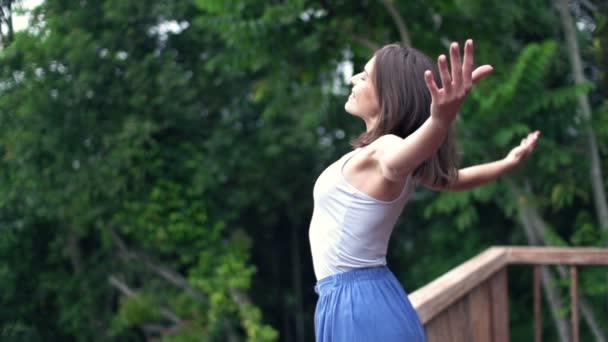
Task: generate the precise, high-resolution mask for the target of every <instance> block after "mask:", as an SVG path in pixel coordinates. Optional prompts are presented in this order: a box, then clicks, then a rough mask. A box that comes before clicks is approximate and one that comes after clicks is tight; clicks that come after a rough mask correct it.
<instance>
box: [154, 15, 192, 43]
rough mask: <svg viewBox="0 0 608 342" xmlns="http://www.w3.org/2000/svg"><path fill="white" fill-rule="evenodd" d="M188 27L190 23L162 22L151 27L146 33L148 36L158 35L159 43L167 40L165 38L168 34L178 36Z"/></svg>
mask: <svg viewBox="0 0 608 342" xmlns="http://www.w3.org/2000/svg"><path fill="white" fill-rule="evenodd" d="M189 26H190V23H188V22H187V21H182V22H179V23H178V22H177V21H175V20H170V21H163V22H162V23H160V24H158V25H156V26H153V27H151V28H150V30H149V31H148V32H149V33H150V34H153V35H158V37H159V38H160V40H161V41H165V40H167V36H168V34H169V33H171V34H179V33H181V32H182V31H183V30H185V29H187V28H188V27H189Z"/></svg>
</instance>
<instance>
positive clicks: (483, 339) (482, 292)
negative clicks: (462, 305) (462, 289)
mask: <svg viewBox="0 0 608 342" xmlns="http://www.w3.org/2000/svg"><path fill="white" fill-rule="evenodd" d="M467 299H468V301H469V315H470V316H469V317H470V318H469V320H470V322H471V333H472V337H473V339H472V340H471V341H474V342H487V341H492V337H491V331H492V312H491V311H490V288H489V286H488V283H487V282H484V283H481V284H479V286H477V287H476V288H474V289H472V290H471V292H470V293H469V295H468V296H467Z"/></svg>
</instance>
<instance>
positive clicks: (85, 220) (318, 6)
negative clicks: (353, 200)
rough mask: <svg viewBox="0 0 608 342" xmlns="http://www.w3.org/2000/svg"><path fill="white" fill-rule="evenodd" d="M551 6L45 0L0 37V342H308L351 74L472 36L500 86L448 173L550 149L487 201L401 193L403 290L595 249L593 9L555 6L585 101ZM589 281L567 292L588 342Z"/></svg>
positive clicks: (603, 150) (524, 320)
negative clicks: (521, 250)
mask: <svg viewBox="0 0 608 342" xmlns="http://www.w3.org/2000/svg"><path fill="white" fill-rule="evenodd" d="M0 6H2V9H3V10H4V12H3V13H11V12H10V11H16V10H17V11H18V10H19V3H18V2H15V1H10V0H5V1H2V2H0ZM554 6H555V5H554V4H553V5H552V3H551V2H550V1H540V0H532V1H522V0H517V1H508V2H505V1H499V0H490V1H487V0H484V1H481V0H471V1H460V0H433V1H426V2H423V1H390V0H382V1H346V0H336V1H327V0H317V1H314V0H308V1H306V0H290V1H262V0H248V1H244V0H230V1H228V0H181V1H177V0H162V1H161V0H149V1H136V0H103V1H101V0H100V1H86V0H85V1H61V0H46V1H44V2H43V4H42V5H41V6H40V7H38V8H36V9H35V11H34V13H33V14H34V16H33V18H34V19H33V20H32V23H31V25H30V27H29V29H27V30H24V31H20V32H15V33H11V34H6V32H4V31H3V34H2V37H1V38H2V44H3V50H2V51H0V156H1V158H0V339H1V340H2V341H70V340H78V341H89V340H102V341H104V340H129V341H131V340H133V341H139V340H147V339H152V338H161V339H162V340H166V341H200V340H203V341H241V340H247V341H278V340H281V341H309V340H313V329H312V326H313V322H312V317H313V311H314V305H315V302H316V295H315V293H314V291H313V285H314V283H315V279H314V275H313V272H312V264H311V260H310V252H309V250H310V247H309V244H308V223H309V219H310V214H311V210H312V186H313V184H314V181H315V179H316V177H317V176H318V174H319V173H320V172H321V171H322V170H323V168H324V167H325V166H327V165H328V164H329V163H330V162H331V161H333V160H335V159H336V158H338V157H339V156H340V155H342V154H344V153H345V152H347V151H348V149H349V141H350V139H352V138H354V137H355V136H356V135H357V134H359V133H360V132H361V131H362V129H363V128H364V127H363V124H362V122H359V121H357V120H356V119H354V118H352V117H350V116H349V115H347V114H346V113H345V112H344V109H343V104H344V100H345V98H346V94H348V92H349V84H348V79H347V78H345V77H344V75H345V74H349V72H350V73H352V70H350V68H354V69H355V70H358V69H360V68H362V67H363V65H364V64H365V62H366V61H367V60H368V59H369V58H370V56H371V55H372V53H373V51H374V49H375V48H377V47H379V46H381V45H383V44H385V43H390V42H394V41H402V42H404V43H407V44H411V45H413V46H415V47H417V48H419V49H421V50H422V51H424V52H426V53H428V54H429V55H431V56H436V55H438V54H440V53H444V51H446V46H447V45H446V44H447V43H449V42H450V41H452V40H456V41H460V42H462V41H464V39H466V38H469V37H472V38H474V39H475V45H476V58H477V61H479V63H480V64H481V63H489V64H492V65H494V67H495V72H494V74H493V75H492V76H490V77H488V78H487V79H485V80H483V81H482V82H480V84H479V85H478V86H477V87H476V88H475V90H474V92H473V93H472V94H471V96H470V98H469V99H468V100H467V102H466V103H465V106H464V108H463V110H462V113H461V115H460V119H459V120H458V123H457V125H458V132H459V133H458V134H459V144H460V150H461V153H462V165H463V166H466V165H471V164H475V163H480V162H485V161H490V160H494V159H498V158H502V157H503V156H504V155H505V154H506V153H507V152H508V150H509V149H510V147H511V146H513V145H515V144H517V143H518V142H519V139H521V138H522V137H523V136H524V135H525V134H526V133H527V132H529V131H531V130H535V129H540V130H541V131H542V138H541V141H540V142H539V145H538V147H537V151H536V152H535V153H534V155H533V156H532V157H531V158H530V159H529V160H528V161H527V162H526V164H525V165H524V166H523V167H521V168H519V169H518V170H516V171H514V172H513V173H511V174H510V175H509V176H508V177H505V178H503V179H501V180H499V181H498V182H495V183H492V184H489V185H486V186H483V187H480V188H478V189H476V190H473V191H469V192H460V193H442V194H436V193H432V192H430V191H428V190H425V189H422V188H420V189H418V190H417V192H416V194H415V196H414V198H413V200H412V202H411V203H410V204H409V205H408V207H407V209H406V211H405V213H404V215H403V216H402V219H401V221H400V222H399V225H398V227H397V228H396V230H395V234H394V236H393V240H392V241H391V246H390V249H389V263H390V264H391V265H392V268H393V270H394V271H395V273H396V274H397V275H398V276H399V278H400V279H401V280H402V282H403V283H404V285H405V288H406V289H407V290H408V291H412V290H414V289H416V288H418V287H420V286H422V285H424V284H425V283H427V282H429V281H430V280H432V279H434V278H435V277H437V276H439V275H440V274H442V273H444V272H445V271H447V270H449V269H450V268H452V267H454V266H456V265H458V263H460V262H462V261H464V260H466V259H468V258H470V257H472V256H474V255H475V254H477V253H479V252H480V251H482V250H484V249H485V248H487V247H489V246H492V245H505V244H529V243H541V244H554V245H573V246H605V245H606V244H607V243H608V235H607V233H606V232H607V229H608V226H606V225H605V224H604V222H602V221H601V219H600V217H599V216H598V213H597V203H595V200H594V196H593V195H592V182H591V180H590V177H591V174H592V173H591V172H590V168H591V159H592V157H593V155H592V154H591V153H590V152H589V151H588V147H587V141H588V140H587V139H588V137H589V134H590V132H592V133H593V134H595V136H596V137H597V142H598V148H599V162H600V165H606V163H607V162H608V160H606V156H608V145H606V141H608V140H607V139H606V138H608V121H607V120H608V116H607V115H606V112H607V111H608V101H607V100H606V99H607V95H608V75H607V73H606V72H607V70H608V38H607V37H608V35H607V34H606V33H608V3H606V2H605V1H600V0H597V1H584V2H579V1H573V2H571V8H570V10H571V13H572V15H573V16H574V18H575V20H576V22H577V26H576V27H577V28H578V31H577V33H578V42H579V47H580V54H581V57H582V60H583V64H584V69H583V71H584V75H585V77H586V79H587V80H588V81H585V82H583V83H580V84H575V82H574V81H573V80H574V79H575V78H574V77H573V76H572V75H573V70H572V66H571V63H570V60H569V57H568V49H569V46H568V44H566V42H565V38H564V32H563V29H562V22H561V21H560V16H559V13H558V11H557V9H556V8H555V7H554ZM0 21H2V22H3V23H5V24H3V29H6V28H7V27H8V26H7V25H8V23H9V21H6V18H5V17H4V16H0ZM581 97H584V98H587V99H588V100H589V101H590V104H591V110H592V113H591V114H592V115H591V116H589V117H587V116H585V115H584V113H581V111H580V110H579V100H580V98H581ZM589 127H590V128H589ZM603 179H604V180H606V174H605V172H604V176H603ZM605 190H606V189H605V188H604V189H601V191H605ZM526 215H528V216H526ZM529 215H536V216H534V217H537V218H540V219H538V220H537V221H538V222H543V225H542V227H543V229H544V230H543V231H542V232H543V233H542V234H541V235H542V236H537V237H536V240H535V239H531V236H530V235H529V234H527V233H526V232H528V230H526V229H527V228H529V226H528V225H527V222H529V221H527V219H526V218H527V217H531V216H529ZM539 220H540V221H539ZM538 227H540V226H538ZM605 271H606V270H605V269H601V268H590V269H584V270H583V271H582V272H581V273H582V274H581V278H582V280H581V287H582V289H581V291H582V292H583V293H584V294H585V296H586V297H587V299H588V301H589V302H590V303H591V306H592V309H593V312H594V314H595V317H596V319H597V321H599V322H600V325H601V328H602V329H603V331H604V334H605V332H606V331H608V324H606V322H608V312H607V311H606V298H607V293H608V288H607V287H608V285H607V283H606V273H605ZM510 279H511V289H510V290H511V292H510V297H511V301H512V307H511V320H512V324H511V327H512V338H513V340H516V341H517V340H522V339H524V340H529V339H531V336H532V330H531V329H532V326H531V325H530V324H529V322H530V318H531V315H532V313H531V312H530V310H529V302H530V297H531V290H530V285H529V283H530V270H529V269H525V270H524V269H516V270H514V271H513V272H512V273H511V277H510ZM553 285H554V286H556V287H558V288H560V286H561V282H560V281H556V282H555V284H553ZM564 290H565V288H564ZM567 310H568V309H567V307H564V308H562V311H564V312H565V311H567ZM581 326H582V329H583V336H584V337H585V338H592V336H593V335H592V333H591V332H590V331H589V329H588V328H587V327H586V325H585V323H582V325H581ZM545 329H546V332H545V336H546V337H547V338H551V337H554V336H555V335H556V332H554V329H553V328H552V323H551V321H550V320H545Z"/></svg>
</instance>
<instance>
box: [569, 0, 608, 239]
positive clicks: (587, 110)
mask: <svg viewBox="0 0 608 342" xmlns="http://www.w3.org/2000/svg"><path fill="white" fill-rule="evenodd" d="M557 8H558V10H559V14H560V17H561V19H562V27H563V28H564V35H565V38H566V44H567V46H568V57H569V59H570V64H571V65H572V72H573V74H574V82H575V84H577V85H579V84H582V83H585V82H586V80H585V75H584V74H583V64H582V61H581V55H580V49H579V47H578V40H577V37H576V29H575V26H574V20H573V19H572V15H570V10H569V9H568V0H559V1H558V2H557ZM578 102H579V106H580V110H581V112H582V114H583V120H584V121H585V130H586V133H587V147H588V149H589V157H590V158H591V169H590V170H589V171H590V177H591V188H592V191H593V202H594V204H595V210H596V212H597V217H598V221H599V223H600V227H601V228H602V230H604V231H608V204H607V202H606V192H605V190H604V189H605V188H604V177H603V176H602V165H601V163H600V153H599V149H598V147H597V138H596V136H595V132H594V131H593V128H592V127H591V105H590V104H589V98H588V97H587V96H586V95H584V94H581V95H579V96H578Z"/></svg>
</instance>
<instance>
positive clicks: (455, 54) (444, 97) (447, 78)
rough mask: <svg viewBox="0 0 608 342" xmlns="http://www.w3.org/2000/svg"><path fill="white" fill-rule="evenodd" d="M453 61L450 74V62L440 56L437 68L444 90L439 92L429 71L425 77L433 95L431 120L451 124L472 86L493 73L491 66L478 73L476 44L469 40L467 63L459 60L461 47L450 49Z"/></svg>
mask: <svg viewBox="0 0 608 342" xmlns="http://www.w3.org/2000/svg"><path fill="white" fill-rule="evenodd" d="M450 61H451V66H452V72H451V75H450V71H449V70H448V63H447V58H446V57H445V55H441V56H439V59H438V61H437V65H438V66H439V74H440V76H441V83H442V86H443V88H441V89H439V88H438V87H437V84H436V83H435V78H434V77H433V73H432V72H431V71H430V70H427V71H426V72H425V73H424V78H425V81H426V84H427V87H428V89H429V91H430V92H431V98H432V103H431V116H432V117H434V118H436V119H439V120H441V121H443V122H444V123H446V124H451V123H452V121H453V120H454V118H456V115H457V114H458V110H459V109H460V105H462V102H463V101H464V99H465V98H466V96H467V94H468V93H469V92H470V91H471V88H472V87H473V84H474V83H475V82H477V81H478V80H480V79H482V78H483V77H485V76H486V75H488V74H489V73H491V72H492V70H493V68H492V66H491V65H482V66H480V67H478V68H476V69H475V70H473V66H474V53H473V40H471V39H468V40H467V41H466V43H465V46H464V63H462V62H461V60H460V49H459V47H458V43H452V44H451V46H450Z"/></svg>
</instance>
